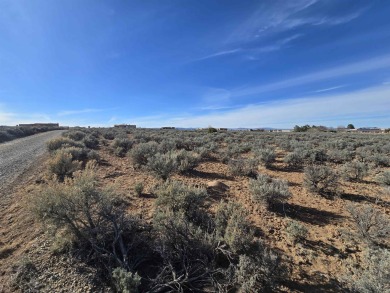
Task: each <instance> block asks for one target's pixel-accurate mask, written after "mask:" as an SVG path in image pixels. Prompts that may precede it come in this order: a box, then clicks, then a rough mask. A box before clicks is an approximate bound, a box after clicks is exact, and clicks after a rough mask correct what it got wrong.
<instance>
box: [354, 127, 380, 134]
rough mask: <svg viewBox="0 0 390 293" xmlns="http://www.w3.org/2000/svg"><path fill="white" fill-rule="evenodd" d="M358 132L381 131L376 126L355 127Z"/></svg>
mask: <svg viewBox="0 0 390 293" xmlns="http://www.w3.org/2000/svg"><path fill="white" fill-rule="evenodd" d="M357 131H358V132H361V133H382V132H383V131H382V129H380V128H378V127H362V128H358V129H357Z"/></svg>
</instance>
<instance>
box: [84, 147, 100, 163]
mask: <svg viewBox="0 0 390 293" xmlns="http://www.w3.org/2000/svg"><path fill="white" fill-rule="evenodd" d="M87 159H88V160H89V161H96V162H99V161H100V155H99V154H98V153H97V152H95V151H92V150H91V151H88V153H87Z"/></svg>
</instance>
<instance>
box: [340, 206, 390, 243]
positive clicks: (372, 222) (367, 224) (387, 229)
mask: <svg viewBox="0 0 390 293" xmlns="http://www.w3.org/2000/svg"><path fill="white" fill-rule="evenodd" d="M347 210H348V212H349V213H350V215H351V217H352V219H353V223H354V225H355V228H356V233H355V234H354V236H355V238H356V239H357V240H363V241H366V242H367V243H368V244H370V245H372V244H378V243H379V242H380V240H381V239H383V238H386V237H388V236H389V234H390V221H389V220H388V219H387V218H386V217H385V216H384V215H383V214H382V213H381V212H380V211H379V210H377V209H375V208H373V207H371V206H370V205H364V206H361V207H358V206H357V205H349V206H347Z"/></svg>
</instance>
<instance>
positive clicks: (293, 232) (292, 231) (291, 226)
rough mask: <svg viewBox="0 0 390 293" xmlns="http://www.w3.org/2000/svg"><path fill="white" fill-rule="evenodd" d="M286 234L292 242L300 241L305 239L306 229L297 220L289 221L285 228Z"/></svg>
mask: <svg viewBox="0 0 390 293" xmlns="http://www.w3.org/2000/svg"><path fill="white" fill-rule="evenodd" d="M286 232H287V234H288V235H289V236H290V238H291V239H292V240H293V241H294V242H300V241H303V240H305V239H306V236H307V233H308V230H307V228H306V227H305V226H303V225H302V224H300V223H299V222H297V221H294V220H292V221H290V222H289V223H288V225H287V229H286Z"/></svg>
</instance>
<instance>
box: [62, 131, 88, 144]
mask: <svg viewBox="0 0 390 293" xmlns="http://www.w3.org/2000/svg"><path fill="white" fill-rule="evenodd" d="M62 136H64V137H67V138H69V139H71V140H75V141H81V140H83V139H84V137H85V136H86V133H85V132H83V131H79V130H69V131H67V132H64V133H63V134H62Z"/></svg>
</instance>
